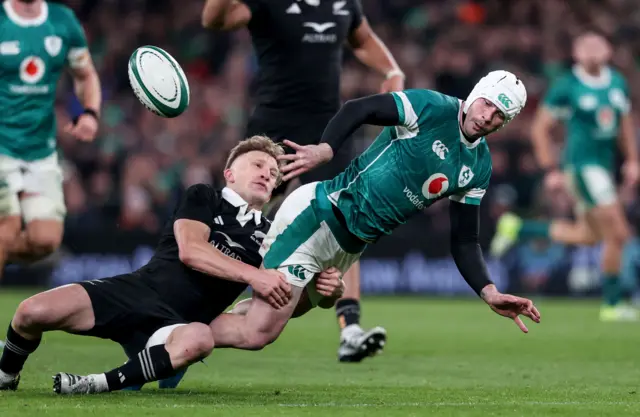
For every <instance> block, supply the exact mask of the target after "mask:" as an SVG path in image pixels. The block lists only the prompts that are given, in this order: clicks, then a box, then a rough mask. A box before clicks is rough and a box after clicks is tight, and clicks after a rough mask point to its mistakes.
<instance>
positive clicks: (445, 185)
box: [422, 172, 449, 199]
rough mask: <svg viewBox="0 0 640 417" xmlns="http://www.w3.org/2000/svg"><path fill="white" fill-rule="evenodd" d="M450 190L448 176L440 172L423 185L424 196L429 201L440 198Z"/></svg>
mask: <svg viewBox="0 0 640 417" xmlns="http://www.w3.org/2000/svg"><path fill="white" fill-rule="evenodd" d="M448 189H449V179H448V178H447V176H446V175H444V174H442V173H440V172H438V173H436V174H433V175H432V176H430V177H429V178H428V179H427V180H426V181H425V182H424V184H422V195H424V196H425V197H427V198H428V199H434V198H438V197H440V196H441V195H443V194H444V193H446V192H447V190H448Z"/></svg>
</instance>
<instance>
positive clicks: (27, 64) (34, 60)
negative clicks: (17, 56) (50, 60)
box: [20, 56, 45, 84]
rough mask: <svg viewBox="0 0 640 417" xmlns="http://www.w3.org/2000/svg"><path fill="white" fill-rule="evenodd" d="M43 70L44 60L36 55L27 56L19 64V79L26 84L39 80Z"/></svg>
mask: <svg viewBox="0 0 640 417" xmlns="http://www.w3.org/2000/svg"><path fill="white" fill-rule="evenodd" d="M44 72H45V66H44V61H43V60H42V59H40V58H39V57H37V56H28V57H26V58H25V59H24V60H23V61H22V63H21V64H20V79H21V80H22V81H24V82H25V83H27V84H35V83H37V82H38V81H40V80H41V79H42V77H43V76H44Z"/></svg>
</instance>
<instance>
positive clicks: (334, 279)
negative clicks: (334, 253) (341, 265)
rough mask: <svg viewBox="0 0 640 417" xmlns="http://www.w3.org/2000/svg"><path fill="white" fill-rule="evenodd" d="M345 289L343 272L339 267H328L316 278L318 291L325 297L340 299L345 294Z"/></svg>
mask: <svg viewBox="0 0 640 417" xmlns="http://www.w3.org/2000/svg"><path fill="white" fill-rule="evenodd" d="M344 289H345V287H344V282H343V281H342V272H340V270H338V268H334V267H331V268H329V269H326V270H324V271H322V272H321V273H320V274H318V277H317V278H316V291H318V294H320V295H322V296H323V297H328V298H334V299H338V298H340V297H342V294H344Z"/></svg>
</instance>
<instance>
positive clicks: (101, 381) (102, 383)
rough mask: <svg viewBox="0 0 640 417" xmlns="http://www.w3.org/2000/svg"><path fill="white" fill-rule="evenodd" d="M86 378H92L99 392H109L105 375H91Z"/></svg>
mask: <svg viewBox="0 0 640 417" xmlns="http://www.w3.org/2000/svg"><path fill="white" fill-rule="evenodd" d="M88 377H89V378H93V380H94V381H95V383H96V386H97V387H98V391H99V392H106V391H109V384H107V376H106V375H105V374H93V375H88Z"/></svg>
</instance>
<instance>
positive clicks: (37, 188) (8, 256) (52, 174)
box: [0, 0, 101, 275]
mask: <svg viewBox="0 0 640 417" xmlns="http://www.w3.org/2000/svg"><path fill="white" fill-rule="evenodd" d="M0 27H1V28H2V39H1V40H0V57H1V59H0V112H1V113H2V119H0V275H1V274H2V269H3V267H4V264H5V262H6V261H7V260H12V261H35V260H38V259H42V258H43V257H45V256H47V255H49V254H50V253H52V252H53V251H55V250H56V249H57V247H58V246H59V245H60V241H61V240H62V232H63V221H64V217H65V212H66V209H65V203H64V196H63V189H62V181H63V174H62V170H61V168H60V165H59V163H58V156H57V152H56V114H55V109H54V101H55V97H56V85H57V83H58V80H59V79H60V77H61V75H62V73H63V70H64V69H65V68H66V67H69V68H70V69H71V75H72V77H73V83H74V87H75V92H76V95H77V96H78V99H79V100H80V102H81V103H82V105H83V106H84V108H85V111H84V112H83V114H82V115H80V116H79V118H78V119H77V120H76V122H75V123H70V124H69V125H68V126H66V129H65V130H66V131H67V133H68V134H71V135H73V136H74V137H76V138H77V139H79V140H82V141H91V140H93V138H94V137H95V135H96V132H97V130H98V117H99V111H100V101H101V91H100V81H99V79H98V74H97V73H96V70H95V68H94V66H93V63H92V60H91V56H90V54H89V50H88V48H87V40H86V38H85V34H84V31H83V29H82V26H81V25H80V22H78V19H77V18H76V16H75V14H74V13H73V11H71V9H69V8H68V7H65V6H62V5H60V4H56V3H47V2H46V1H43V0H5V1H4V2H3V3H2V6H1V7H0ZM23 222H24V224H25V225H26V226H25V228H24V230H22V224H23Z"/></svg>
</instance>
